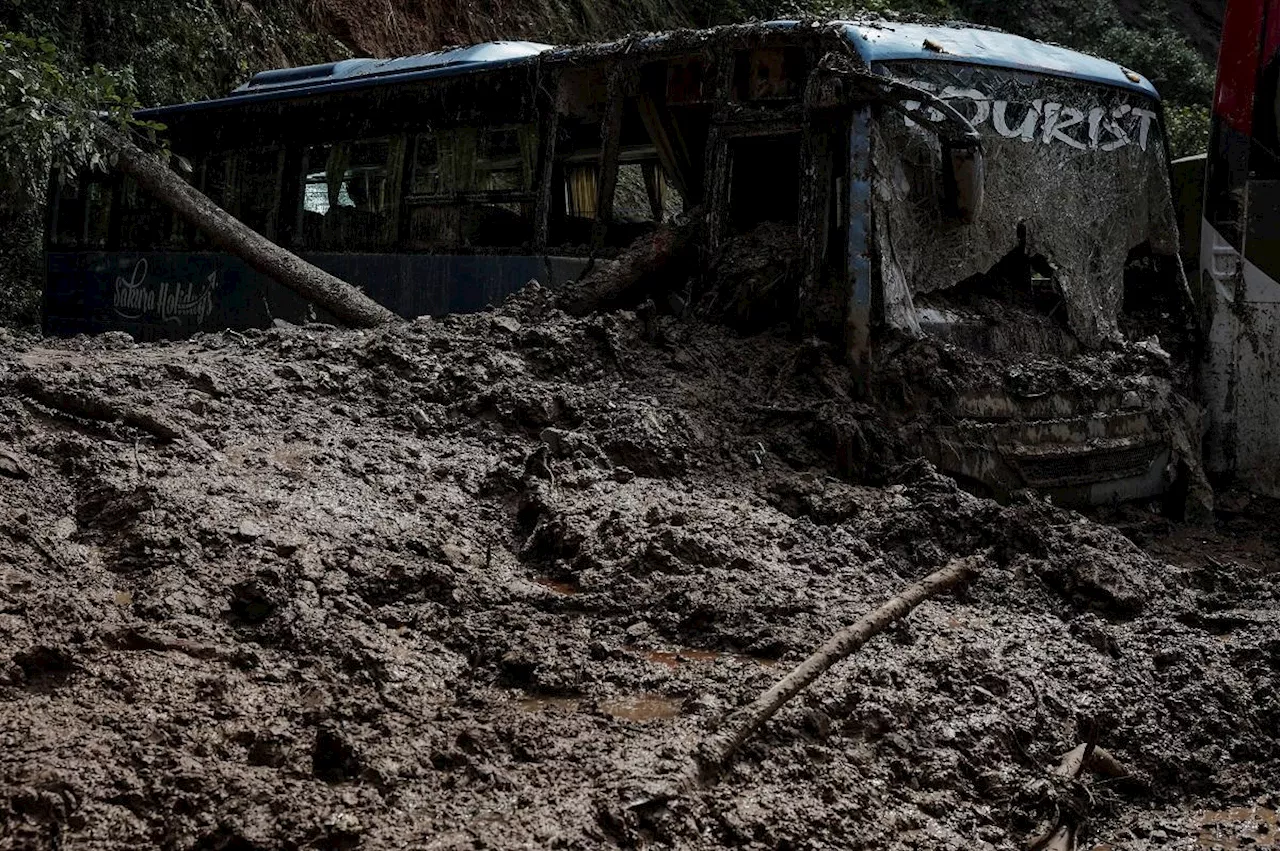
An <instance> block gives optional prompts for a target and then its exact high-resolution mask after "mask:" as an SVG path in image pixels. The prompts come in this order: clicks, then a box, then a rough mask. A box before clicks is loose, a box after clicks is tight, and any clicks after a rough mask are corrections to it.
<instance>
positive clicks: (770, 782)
mask: <svg viewBox="0 0 1280 851" xmlns="http://www.w3.org/2000/svg"><path fill="white" fill-rule="evenodd" d="M0 333H3V332H0ZM829 355H830V353H828V352H826V351H825V350H824V349H823V348H822V347H821V346H818V345H816V344H804V345H796V344H794V343H791V342H788V341H786V340H785V339H781V338H775V337H772V336H769V335H764V336H760V337H755V338H749V339H742V338H738V337H735V336H732V335H729V334H727V333H726V332H725V331H723V330H722V329H718V328H716V327H712V326H705V325H701V324H697V323H686V324H678V323H676V322H675V321H674V320H668V319H662V320H658V321H657V322H656V323H655V322H647V323H646V322H642V321H640V320H639V319H637V318H636V317H635V316H634V315H633V314H630V313H618V314H612V315H605V316H597V317H591V318H588V319H583V320H570V319H567V318H566V317H564V316H563V315H562V314H560V313H558V312H556V311H554V310H551V309H550V308H549V307H548V305H547V303H546V301H545V298H544V297H543V296H542V294H540V293H538V292H536V291H535V292H532V293H528V294H526V295H524V296H522V297H521V298H520V299H519V300H517V301H515V302H513V303H511V304H509V305H507V306H506V307H505V308H503V309H502V310H501V311H499V312H496V313H486V314H479V315H474V316H469V317H455V318H451V319H447V320H444V321H440V322H432V321H418V322H415V323H412V324H409V325H406V326H404V327H402V328H396V329H390V330H386V331H379V332H376V333H371V334H361V333H352V332H340V331H334V330H326V329H322V328H306V329H291V328H285V329H276V330H272V331H269V332H266V333H254V334H247V335H243V336H241V335H237V334H234V333H230V332H228V333H225V334H220V335H214V336H207V337H203V338H199V339H197V340H195V341H192V342H189V343H183V344H176V345H156V346H135V345H133V344H132V343H129V342H127V341H123V340H120V339H117V338H115V337H113V336H111V335H108V336H106V337H102V338H94V339H88V340H79V341H71V342H68V343H65V344H54V343H49V342H45V343H37V342H35V341H32V340H18V339H16V338H13V337H0V386H3V387H4V390H5V392H3V393H2V394H0V448H4V449H6V450H7V451H8V452H9V453H10V455H11V456H12V458H11V461H10V463H9V465H8V466H9V467H10V468H11V469H10V477H8V478H0V848H2V849H6V851H8V849H28V848H60V847H74V848H86V849H88V848H92V849H109V848H138V847H160V848H181V849H192V848H198V849H292V848H356V847H360V848H369V849H380V848H403V847H419V848H480V847H489V848H494V847H499V848H542V847H577V848H590V847H601V846H607V845H613V844H620V845H627V846H631V845H635V844H638V843H642V842H648V843H652V844H656V845H659V846H669V847H682V848H714V847H723V846H740V847H761V848H763V847H784V846H785V847H814V848H817V847H843V848H868V849H871V848H876V849H899V848H901V849H906V848H931V849H932V848H961V847H963V848H1021V847H1024V846H1025V840H1026V837H1027V836H1028V835H1029V834H1031V833H1032V832H1033V831H1034V830H1035V827H1036V824H1037V822H1038V821H1039V820H1040V819H1041V818H1042V817H1045V816H1047V815H1051V814H1052V813H1053V812H1054V808H1055V807H1056V806H1061V807H1068V806H1072V805H1073V804H1072V801H1077V802H1078V801H1080V800H1082V799H1080V798H1079V795H1078V793H1077V792H1075V791H1073V789H1072V788H1071V787H1070V786H1062V785H1054V784H1050V783H1049V782H1048V781H1047V780H1046V776H1047V772H1048V768H1049V766H1050V765H1051V764H1053V763H1054V762H1055V761H1056V759H1057V757H1058V755H1059V754H1061V753H1062V752H1064V751H1066V750H1068V749H1069V748H1071V747H1072V746H1073V745H1075V744H1076V742H1077V741H1078V738H1079V737H1080V736H1081V735H1082V729H1083V728H1084V727H1085V726H1087V724H1088V723H1096V724H1098V725H1100V730H1101V739H1100V743H1101V744H1103V745H1104V746H1106V747H1107V748H1110V749H1111V750H1112V751H1113V752H1114V753H1115V754H1116V755H1117V756H1118V757H1119V758H1120V759H1121V760H1123V761H1124V762H1125V763H1126V764H1127V765H1129V766H1130V767H1131V768H1132V770H1133V772H1134V777H1133V778H1132V779H1131V780H1130V781H1127V782H1120V783H1107V784H1100V785H1094V787H1093V802H1092V806H1091V808H1090V811H1091V812H1092V814H1093V816H1094V820H1093V822H1092V827H1091V832H1090V836H1091V837H1092V838H1096V839H1099V840H1107V841H1110V842H1113V843H1115V846H1116V847H1124V848H1157V847H1160V848H1163V847H1193V846H1194V845H1195V843H1196V842H1197V837H1198V836H1199V835H1201V832H1202V831H1209V833H1204V835H1205V836H1211V835H1213V833H1212V832H1213V831H1218V832H1223V831H1227V832H1232V835H1234V832H1236V831H1237V830H1249V831H1252V830H1253V828H1252V827H1247V828H1240V827H1239V826H1237V825H1236V824H1234V823H1231V824H1229V825H1227V826H1217V827H1212V828H1202V827H1201V826H1200V823H1199V821H1200V819H1201V818H1202V817H1198V816H1196V815H1194V813H1195V812H1197V811H1199V810H1200V809H1202V808H1210V809H1213V810H1220V809H1224V808H1226V807H1228V806H1248V807H1253V806H1254V805H1255V804H1257V803H1259V802H1260V803H1261V806H1263V807H1264V809H1262V810H1258V811H1257V813H1258V814H1259V815H1258V817H1259V818H1261V819H1263V820H1265V817H1266V813H1268V812H1269V810H1267V809H1265V808H1267V807H1269V808H1271V809H1274V808H1275V807H1276V805H1277V801H1276V799H1275V796H1276V794H1277V793H1280V788H1278V787H1277V785H1276V784H1277V780H1276V778H1277V777H1280V770H1278V769H1280V745H1278V744H1277V740H1276V733H1275V731H1276V729H1277V727H1278V725H1280V703H1278V702H1277V696H1276V688H1275V671H1276V668H1277V664H1280V629H1277V618H1276V614H1277V597H1276V591H1275V586H1274V580H1273V578H1270V577H1267V576H1264V575H1262V574H1261V573H1260V572H1259V571H1258V570H1257V569H1256V568H1254V567H1251V566H1250V565H1249V564H1248V563H1247V562H1245V561H1236V560H1233V559H1226V558H1224V559H1223V560H1216V559H1215V560H1213V561H1208V560H1205V559H1203V558H1202V559H1199V560H1196V559H1193V558H1189V559H1188V560H1187V561H1188V563H1187V564H1186V565H1184V566H1181V567H1174V566H1171V565H1168V564H1164V563H1161V562H1158V561H1156V560H1154V559H1153V558H1151V557H1150V556H1148V555H1146V554H1145V553H1144V552H1143V551H1141V550H1140V549H1138V548H1137V547H1136V546H1135V545H1133V544H1132V543H1131V542H1130V541H1129V540H1127V539H1125V538H1124V537H1122V536H1120V535H1119V534H1118V533H1116V532H1114V531H1112V530H1110V529H1108V528H1106V527H1104V526H1100V525H1097V524H1095V523H1093V522H1091V521H1088V520H1086V519H1085V518H1083V517H1081V516H1080V515H1078V514H1074V513H1071V512H1066V511H1062V510H1059V509H1056V508H1054V507H1053V506H1050V505H1047V504H1045V503H1043V502H1040V501H1036V500H1031V499H1024V500H1023V501H1021V502H1018V503H1016V504H1014V505H1011V506H1007V507H1002V506H1000V505H997V504H995V503H993V502H989V501H983V500H979V499H977V498H975V497H972V496H969V495H968V494H965V493H963V492H961V491H959V490H957V488H956V487H955V486H954V485H953V484H952V483H950V482H949V481H948V480H945V479H942V478H940V477H938V476H936V475H934V474H933V473H932V472H931V471H930V470H928V469H927V468H926V467H923V466H921V465H919V464H915V465H907V466H905V467H901V468H898V469H897V470H896V471H895V472H894V473H893V474H892V475H891V476H890V483H889V484H888V485H887V486H885V487H868V486H859V485H855V484H850V483H848V482H846V481H843V480H840V479H838V478H836V477H835V476H834V475H833V473H834V468H833V467H832V466H831V465H829V464H828V463H827V459H830V458H832V457H834V453H833V446H832V444H833V441H834V442H836V443H840V444H841V445H844V446H846V447H848V446H851V445H855V444H857V440H855V439H854V438H853V437H851V435H855V434H862V435H864V436H865V435H871V434H873V431H874V430H873V428H872V425H873V424H872V423H871V421H870V420H869V419H865V416H866V414H865V412H862V413H859V409H857V408H856V406H848V405H841V406H837V407H839V408H840V409H841V410H844V411H846V413H847V412H849V411H852V412H853V413H852V414H847V415H846V418H845V420H844V421H843V422H844V425H843V426H841V427H840V428H842V429H843V431H840V429H837V428H836V427H834V426H833V425H832V423H833V422H835V420H831V419H823V418H822V417H816V418H805V417H804V416H803V415H800V414H796V415H790V414H785V413H784V412H787V411H801V410H805V409H819V408H822V406H823V404H824V403H823V401H822V400H823V399H829V398H830V397H831V394H832V392H833V389H832V388H836V389H837V390H838V388H840V387H841V386H842V383H843V382H847V380H848V376H847V375H845V374H844V373H843V371H842V370H840V369H838V368H837V367H835V366H833V365H832V363H831V360H830V356H829ZM36 386H39V387H43V388H44V390H45V392H46V394H47V393H48V392H49V391H53V390H58V389H61V390H64V391H74V392H78V393H82V394H96V395H98V396H99V397H100V398H103V399H107V400H109V401H110V402H111V403H112V404H114V405H116V406H126V407H128V406H135V408H134V409H135V411H150V412H151V413H152V414H156V415H159V416H161V417H162V418H164V419H165V420H167V422H168V425H170V426H171V427H173V428H174V429H176V430H177V431H178V432H180V433H181V435H182V436H180V437H179V438H178V439H177V440H172V441H167V442H166V441H164V440H161V439H159V438H157V437H156V436H155V435H154V434H153V433H152V431H154V430H155V429H154V428H152V429H151V430H150V431H149V430H145V429H144V430H139V429H136V428H133V427H130V426H127V425H123V424H120V423H116V424H110V423H95V422H91V421H88V420H82V419H78V418H74V417H68V416H66V415H65V414H62V413H60V412H58V411H56V410H54V409H52V408H49V407H47V406H45V405H42V404H39V403H36V402H32V401H31V400H30V395H31V393H32V392H33V391H32V389H31V388H33V387H36ZM50 398H51V397H50ZM859 416H862V417H864V422H863V423H862V424H861V426H858V427H857V428H855V426H857V419H858V417H859ZM134 421H135V422H139V423H145V422H146V420H145V418H135V420H134ZM152 426H154V423H152ZM833 431H839V432H840V434H842V435H843V437H839V435H834V436H833ZM837 437H839V439H838V440H837ZM869 440H870V439H869V438H865V437H864V439H863V442H864V443H866V442H869ZM851 451H852V450H851ZM13 461H16V462H17V463H16V464H15V463H12V462H13ZM19 468H20V469H19ZM23 471H25V473H27V474H29V476H30V477H29V478H25V479H24V478H14V477H13V476H18V477H21V476H22V475H23ZM988 549H990V550H991V553H992V555H991V558H990V567H989V568H988V570H987V572H986V573H985V575H984V576H983V577H982V578H981V579H980V580H978V581H977V582H976V583H975V584H973V585H972V586H971V587H969V588H968V589H966V590H964V591H962V592H960V593H958V594H956V595H952V596H951V597H949V598H947V599H943V600H939V601H936V602H931V603H926V604H925V605H924V606H922V607H921V609H920V610H919V611H918V612H917V613H916V614H915V615H913V617H912V618H911V619H910V621H909V623H908V624H907V625H905V626H904V627H902V628H900V629H897V630H896V631H894V632H893V633H892V634H891V635H889V636H882V637H881V638H879V639H876V640H875V641H873V642H872V644H871V645H869V646H868V647H867V648H866V649H865V650H864V651H863V652H862V653H860V654H859V655H858V656H856V657H855V658H854V659H853V660H852V661H850V662H848V663H845V664H842V665H841V666H839V667H837V668H836V669H835V670H834V671H833V672H832V673H831V674H830V675H829V676H827V677H826V678H824V679H823V680H821V681H820V682H819V684H818V686H817V687H815V688H814V689H813V691H812V692H811V693H808V694H806V695H804V696H802V698H801V699H798V700H797V701H796V703H795V704H794V705H792V706H790V707H788V708H786V709H785V710H784V711H783V712H782V713H781V714H780V715H779V717H778V718H777V719H776V720H775V721H774V722H773V723H772V724H770V725H769V726H768V727H767V729H766V730H765V732H764V734H763V736H762V737H760V738H759V739H757V740H756V741H754V742H753V743H751V744H750V745H749V746H748V747H747V748H746V750H745V752H744V753H743V754H742V756H741V757H740V759H739V760H738V761H737V762H736V763H735V764H734V765H733V767H732V768H731V770H730V771H729V772H728V773H727V774H726V775H725V776H724V777H723V778H722V779H721V780H720V781H719V782H718V783H717V784H716V785H715V786H714V787H712V788H710V789H707V790H705V791H702V792H698V793H696V794H692V795H687V796H684V797H681V798H678V799H675V800H670V801H663V800H661V799H659V800H654V795H655V793H657V792H659V791H661V790H663V789H664V788H666V787H667V786H668V785H669V783H670V781H671V780H672V779H673V778H674V777H676V776H677V775H678V774H679V772H681V771H682V770H683V769H684V767H685V765H686V764H687V760H688V759H689V756H690V754H691V752H692V749H693V748H694V747H695V745H696V743H697V742H698V741H699V739H700V738H701V737H702V736H703V735H705V734H706V732H707V731H708V730H709V729H711V728H712V726H713V725H714V723H715V721H716V719H718V718H719V717H721V715H722V714H723V713H724V712H725V711H726V710H727V709H729V708H732V707H733V706H736V705H738V704H740V703H742V702H744V701H746V700H748V699H750V698H751V697H752V696H754V695H755V694H757V693H758V692H759V691H761V690H763V689H764V688H766V687H767V686H768V685H769V684H770V683H771V682H773V681H774V680H775V679H776V678H777V677H778V676H780V675H781V673H782V672H783V671H785V669H786V668H787V667H788V666H789V665H790V664H792V663H794V662H796V661H797V660H799V659H800V658H803V656H804V655H805V654H806V653H807V652H808V651H809V650H810V649H811V648H812V647H814V646H816V645H817V644H818V643H820V642H821V641H822V640H823V639H824V638H825V637H826V636H827V635H828V634H829V633H831V632H832V631H833V630H834V629H836V628H837V627H838V626H839V625H840V624H843V623H846V622H848V621H850V620H852V619H854V618H856V617H857V616H859V615H861V614H862V613H863V612H865V611H866V610H867V609H868V608H869V607H870V606H871V605H873V604H874V602H876V601H879V600H881V599H883V598H885V597H887V596H888V595H890V594H892V593H893V592H894V591H895V590H897V589H898V588H900V587H901V586H902V585H904V584H905V583H906V582H908V581H910V580H911V579H913V578H915V577H918V576H921V575H923V574H924V573H926V572H928V571H930V570H932V569H934V568H936V567H938V566H940V565H941V564H943V563H945V561H946V560H947V559H948V558H949V557H951V556H955V555H964V554H970V553H975V552H982V551H986V550H988ZM1268 795H1270V796H1271V797H1269V798H1268V797H1267V796H1268ZM637 803H638V804H639V805H635V804H637ZM633 805H635V806H633ZM1249 813H1250V814H1253V813H1254V811H1253V810H1249ZM1251 817H1252V816H1251ZM1224 818H1226V817H1224ZM1231 818H1234V816H1232V817H1231ZM1228 821H1230V819H1228ZM1250 836H1255V834H1252V833H1250ZM1144 837H1145V838H1144ZM1261 838H1262V839H1263V840H1264V841H1265V840H1266V839H1267V837H1261Z"/></svg>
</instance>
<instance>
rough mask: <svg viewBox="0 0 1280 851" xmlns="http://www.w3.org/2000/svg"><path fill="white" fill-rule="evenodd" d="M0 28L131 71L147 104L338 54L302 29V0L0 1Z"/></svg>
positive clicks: (85, 60) (223, 88) (194, 96)
mask: <svg viewBox="0 0 1280 851" xmlns="http://www.w3.org/2000/svg"><path fill="white" fill-rule="evenodd" d="M258 7H261V10H260V9H259V8H258ZM0 27H7V28H9V29H13V30H18V31H22V32H27V33H31V34H33V35H36V36H39V37H43V38H46V39H48V40H49V41H50V42H52V43H53V44H55V45H56V46H57V49H58V50H59V51H60V52H61V53H62V54H63V55H65V56H67V57H69V58H74V59H75V60H77V61H78V62H79V63H80V64H83V65H94V64H100V65H102V66H104V67H107V68H112V69H119V70H121V71H131V72H132V74H133V76H134V79H135V82H136V87H137V94H138V99H139V100H140V101H141V102H142V103H143V104H145V105H148V106H156V105H159V104H164V103H178V102H182V101H188V100H198V99H200V98H206V97H212V96H214V95H220V94H224V93H225V92H227V91H228V90H229V89H232V88H234V87H235V86H237V85H239V84H240V83H242V82H244V81H245V80H246V79H247V78H248V77H249V76H250V75H251V74H252V73H253V72H255V71H260V70H262V69H264V68H273V67H279V66H282V65H290V64H298V65H302V64H307V63H309V62H320V61H325V60H328V59H332V58H335V57H337V56H341V55H343V54H344V51H343V49H342V47H341V45H339V44H338V43H337V42H336V41H334V40H332V39H328V38H325V37H324V36H321V35H319V34H317V33H316V32H315V31H314V28H313V27H312V26H309V25H308V21H307V17H306V14H305V9H304V0H276V2H273V3H265V2H264V3H258V4H252V3H245V2H223V0H93V2H84V0H0Z"/></svg>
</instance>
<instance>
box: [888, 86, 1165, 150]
mask: <svg viewBox="0 0 1280 851" xmlns="http://www.w3.org/2000/svg"><path fill="white" fill-rule="evenodd" d="M908 82H909V83H910V85H912V86H915V87H916V88H919V89H923V90H925V91H930V92H935V91H936V92H938V96H939V97H940V98H942V99H943V100H946V101H951V102H953V103H952V105H953V106H955V107H956V109H957V111H959V112H960V114H961V115H964V116H966V117H967V118H968V120H969V122H970V123H971V124H973V126H974V127H975V128H976V129H982V127H983V125H985V124H987V123H988V122H989V123H990V126H991V128H992V129H993V130H995V132H996V133H997V134H998V135H1000V136H1002V137H1003V138H1005V139H1022V141H1024V142H1033V141H1035V140H1036V139H1037V137H1038V138H1039V139H1040V141H1041V142H1043V143H1044V144H1046V145H1066V146H1067V147H1070V148H1074V149H1075V150H1077V151H1085V150H1101V151H1115V150H1119V149H1120V148H1124V147H1126V146H1128V145H1132V144H1134V143H1135V142H1136V143H1137V145H1138V147H1139V148H1140V149H1142V150H1144V151H1145V150H1146V149H1147V143H1148V141H1149V139H1150V136H1151V126H1152V124H1153V123H1155V122H1156V120H1157V118H1158V117H1159V116H1158V115H1157V114H1156V113H1155V112H1154V111H1152V110H1149V109H1141V108H1138V107H1134V106H1130V105H1129V104H1121V105H1119V106H1117V107H1115V108H1113V109H1111V110H1108V109H1107V108H1106V107H1103V106H1091V107H1089V108H1087V109H1086V108H1083V107H1078V106H1071V105H1069V104H1062V103H1057V102H1050V103H1045V102H1044V101H1043V100H1040V99H1036V100H1033V101H1032V102H1031V103H1030V104H1026V103H1019V102H1018V101H1010V100H1003V99H1001V100H996V99H993V98H992V97H991V96H990V95H988V94H986V93H985V92H982V91H980V90H979V89H974V88H962V87H960V86H947V87H945V88H942V89H941V90H939V87H938V85H937V84H935V83H930V82H928V81H925V80H910V81H908ZM965 101H967V102H968V103H967V104H966V103H964V102H965ZM903 107H904V108H905V109H906V110H908V111H909V112H919V111H920V110H922V109H923V110H924V115H925V116H926V117H927V118H928V120H929V121H931V122H934V123H936V122H938V121H940V120H941V119H942V116H941V115H940V114H939V113H938V110H936V109H934V108H932V107H925V106H924V104H923V103H921V102H920V101H905V102H904V103H903ZM1011 107H1012V111H1013V115H1014V116H1018V115H1019V114H1020V115H1021V117H1020V118H1018V119H1017V120H1014V121H1012V122H1011V121H1010V111H1011V109H1010V108H1011ZM1020 109H1024V110H1026V111H1025V112H1022V113H1019V112H1018V110H1020ZM904 120H905V121H906V124H907V126H908V127H915V126H917V123H916V122H915V121H913V120H912V119H911V118H910V117H904ZM1076 128H1079V129H1076ZM1086 134H1087V139H1086V138H1085V135H1086Z"/></svg>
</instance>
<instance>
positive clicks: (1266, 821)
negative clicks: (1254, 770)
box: [1093, 805, 1280, 851]
mask: <svg viewBox="0 0 1280 851" xmlns="http://www.w3.org/2000/svg"><path fill="white" fill-rule="evenodd" d="M1277 819H1278V816H1277V813H1276V811H1275V810H1273V809H1270V808H1269V807H1263V806H1256V805H1255V806H1247V807H1229V808H1227V809H1224V810H1202V811H1200V812H1197V813H1195V814H1193V815H1190V816H1188V817H1187V819H1186V822H1185V825H1186V826H1185V828H1184V830H1185V832H1181V831H1177V832H1178V833H1179V836H1178V838H1177V839H1176V840H1175V839H1173V838H1172V837H1169V836H1167V835H1165V834H1166V833H1169V832H1175V831H1174V830H1168V831H1166V830H1163V829H1162V830H1160V831H1159V832H1156V831H1153V832H1152V833H1151V834H1150V836H1149V837H1147V839H1148V841H1149V842H1154V843H1158V844H1161V845H1162V844H1164V843H1166V842H1168V843H1170V844H1171V845H1173V844H1176V847H1179V848H1184V847H1185V848H1206V849H1218V850H1219V851H1226V849H1234V848H1280V822H1278V821H1277ZM1177 821H1181V819H1176V818H1175V822H1177ZM1164 827H1165V828H1172V827H1173V825H1170V824H1169V823H1167V822H1166V823H1165V824H1164ZM1130 841H1131V840H1125V841H1121V840H1115V841H1110V842H1100V843H1097V844H1095V845H1094V846H1093V851H1119V849H1122V848H1125V847H1127V846H1128V842H1130Z"/></svg>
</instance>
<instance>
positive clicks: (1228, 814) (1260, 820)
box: [1193, 806, 1280, 848]
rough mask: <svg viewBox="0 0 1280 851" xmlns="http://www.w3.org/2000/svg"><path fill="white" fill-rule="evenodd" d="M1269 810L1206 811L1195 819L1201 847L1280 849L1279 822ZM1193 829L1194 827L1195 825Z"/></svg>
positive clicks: (1237, 808)
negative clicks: (1198, 829)
mask: <svg viewBox="0 0 1280 851" xmlns="http://www.w3.org/2000/svg"><path fill="white" fill-rule="evenodd" d="M1276 819H1277V816H1276V811H1275V810H1272V809H1268V808H1267V807H1256V806H1255V807H1232V808H1230V809H1226V810H1206V811H1205V813H1204V814H1203V815H1202V816H1200V817H1199V818H1198V819H1196V822H1195V823H1197V824H1198V825H1199V828H1200V832H1199V836H1198V837H1197V839H1196V845H1197V846H1198V847H1200V848H1280V823H1278V822H1277V820H1276ZM1193 826H1194V824H1193Z"/></svg>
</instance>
